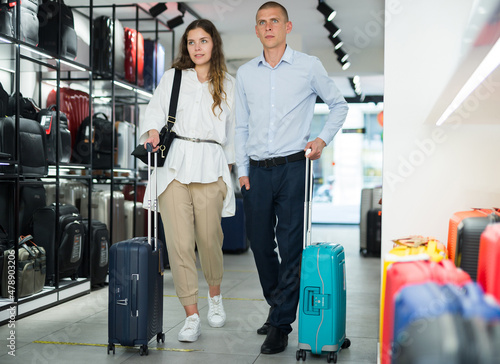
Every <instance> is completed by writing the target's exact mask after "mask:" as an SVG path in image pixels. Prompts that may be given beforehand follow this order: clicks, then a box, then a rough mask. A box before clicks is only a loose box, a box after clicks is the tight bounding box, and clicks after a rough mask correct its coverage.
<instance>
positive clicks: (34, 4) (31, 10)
mask: <svg viewBox="0 0 500 364" xmlns="http://www.w3.org/2000/svg"><path fill="white" fill-rule="evenodd" d="M19 3H20V4H21V36H20V37H19V39H20V40H21V41H23V42H26V43H29V44H32V45H35V46H36V45H37V44H38V26H39V22H38V17H37V13H38V0H23V1H19ZM16 16H17V9H16V2H15V1H9V2H7V1H4V0H2V3H1V4H0V33H2V34H5V35H8V36H9V37H13V38H15V37H16Z"/></svg>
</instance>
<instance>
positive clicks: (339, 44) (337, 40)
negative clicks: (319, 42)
mask: <svg viewBox="0 0 500 364" xmlns="http://www.w3.org/2000/svg"><path fill="white" fill-rule="evenodd" d="M328 38H329V39H330V41H331V42H332V43H333V45H334V48H335V49H339V48H340V47H342V46H343V45H344V42H342V40H341V39H340V38H339V37H335V38H332V37H328Z"/></svg>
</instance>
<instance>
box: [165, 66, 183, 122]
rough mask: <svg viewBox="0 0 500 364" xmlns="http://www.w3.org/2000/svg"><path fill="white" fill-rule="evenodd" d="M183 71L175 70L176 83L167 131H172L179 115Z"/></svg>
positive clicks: (173, 86) (171, 99)
mask: <svg viewBox="0 0 500 364" xmlns="http://www.w3.org/2000/svg"><path fill="white" fill-rule="evenodd" d="M181 78H182V70H180V69H177V68H176V69H175V74H174V83H173V84H172V94H171V95H170V106H169V109H168V120H167V129H168V131H170V130H172V128H173V127H174V124H175V114H177V103H178V101H179V90H180V88H181Z"/></svg>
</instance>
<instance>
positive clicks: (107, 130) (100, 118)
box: [71, 113, 113, 169]
mask: <svg viewBox="0 0 500 364" xmlns="http://www.w3.org/2000/svg"><path fill="white" fill-rule="evenodd" d="M92 124H93V125H92V131H91V130H90V117H87V118H85V119H84V120H83V122H82V124H81V125H80V126H79V127H78V133H77V135H76V142H75V146H74V147H73V153H72V155H71V159H72V161H73V162H74V163H81V164H90V144H92V168H94V169H111V166H112V163H113V153H112V146H113V143H112V138H113V123H112V122H111V121H110V120H109V119H108V117H107V116H106V115H105V114H104V113H96V114H94V116H93V117H92Z"/></svg>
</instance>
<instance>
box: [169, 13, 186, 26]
mask: <svg viewBox="0 0 500 364" xmlns="http://www.w3.org/2000/svg"><path fill="white" fill-rule="evenodd" d="M183 23H184V17H183V16H182V15H178V16H176V17H175V18H172V19H170V20H168V21H167V26H168V27H169V28H170V29H174V28H175V27H178V26H179V25H181V24H183Z"/></svg>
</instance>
